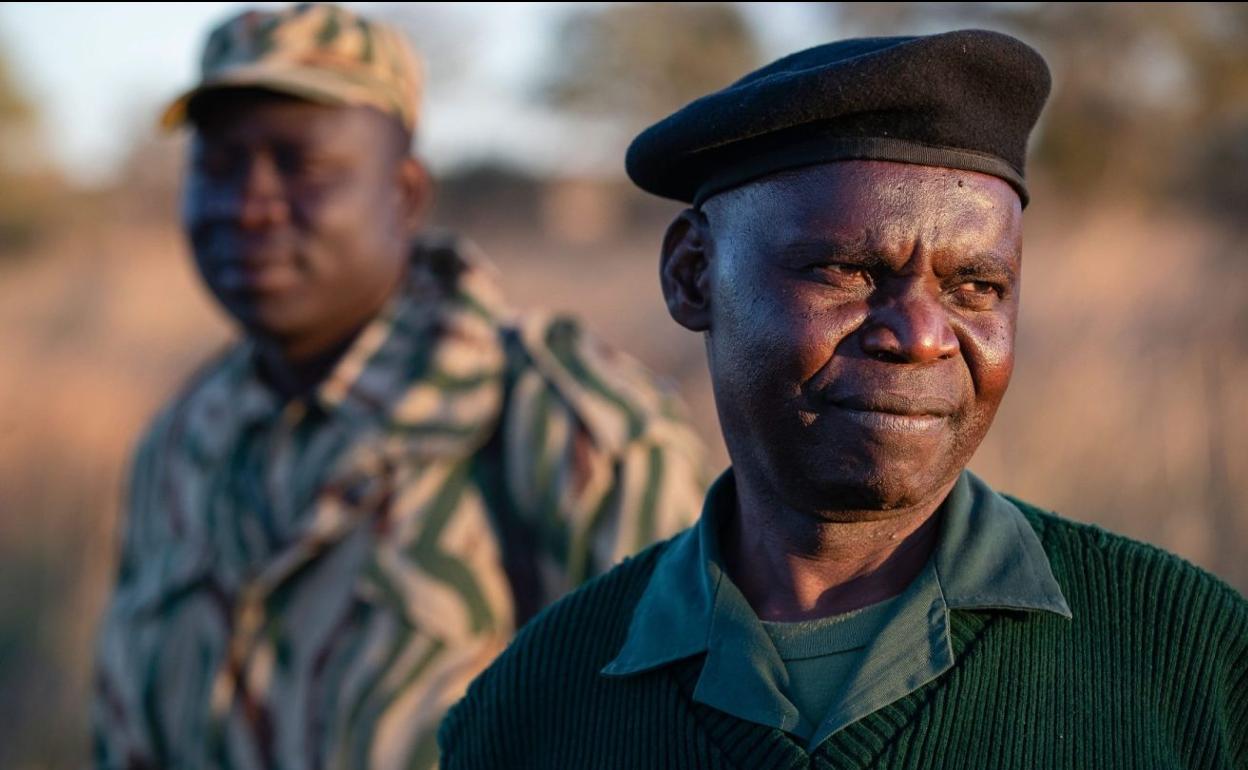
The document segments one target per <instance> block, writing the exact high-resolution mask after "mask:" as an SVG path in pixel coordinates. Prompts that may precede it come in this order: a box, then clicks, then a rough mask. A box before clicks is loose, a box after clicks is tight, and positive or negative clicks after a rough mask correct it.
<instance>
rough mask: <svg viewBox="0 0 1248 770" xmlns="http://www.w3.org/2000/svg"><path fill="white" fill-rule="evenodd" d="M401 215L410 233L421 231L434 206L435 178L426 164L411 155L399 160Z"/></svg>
mask: <svg viewBox="0 0 1248 770" xmlns="http://www.w3.org/2000/svg"><path fill="white" fill-rule="evenodd" d="M398 183H399V194H400V196H401V198H400V201H399V205H400V206H401V207H402V209H401V211H400V215H401V216H402V218H403V223H404V225H405V226H406V228H407V231H408V233H409V234H412V235H414V234H416V233H418V232H420V230H421V228H423V227H424V225H425V220H426V218H428V216H429V212H430V210H432V208H433V178H432V177H430V175H429V170H428V169H427V168H425V164H423V163H421V162H420V161H419V160H417V159H416V158H414V157H412V156H411V155H408V156H405V157H404V158H403V159H402V160H401V161H399V168H398Z"/></svg>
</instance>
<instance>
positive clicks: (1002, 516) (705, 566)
mask: <svg viewBox="0 0 1248 770" xmlns="http://www.w3.org/2000/svg"><path fill="white" fill-rule="evenodd" d="M735 506H736V485H735V482H734V480H733V476H732V473H731V471H728V472H726V473H725V474H724V475H723V476H721V477H720V478H719V480H718V481H716V482H715V484H714V486H712V488H711V490H710V491H709V492H708V493H707V497H706V501H705V504H704V506H703V509H702V517H701V519H700V520H699V522H698V524H697V525H696V526H694V527H693V528H691V529H690V530H688V531H686V532H684V533H683V534H681V535H680V536H678V537H677V538H676V539H675V540H674V541H673V542H672V544H671V546H669V548H668V550H667V552H666V553H664V554H663V555H662V557H660V561H659V563H658V564H657V565H656V567H655V571H654V575H653V576H652V577H651V579H650V583H649V585H648V586H647V588H646V591H645V593H644V594H643V595H642V597H641V600H640V601H639V602H638V605H637V609H636V610H635V612H634V615H633V619H632V623H631V625H630V627H629V633H628V636H627V638H626V639H625V642H624V645H623V647H622V648H621V649H620V652H619V654H618V655H617V656H616V657H615V659H614V660H612V661H611V662H610V663H609V664H607V666H606V667H605V668H603V671H602V673H603V674H606V675H608V676H628V675H632V674H637V673H640V672H643V671H649V670H652V669H655V668H658V667H661V666H664V665H667V664H669V663H672V662H675V661H677V660H680V659H682V658H687V657H690V656H693V655H700V654H705V655H706V660H705V663H704V664H703V667H702V672H701V674H700V676H699V678H698V682H697V686H696V687H695V689H694V700H696V701H698V702H700V703H703V704H705V705H707V706H711V707H713V708H716V709H719V710H720V711H724V712H726V713H729V714H732V715H733V716H736V717H738V718H740V719H745V720H748V721H751V722H755V723H758V724H761V725H765V726H768V727H775V728H778V729H781V730H784V731H786V732H790V733H794V734H801V733H805V732H808V730H803V729H802V716H801V715H800V714H799V711H798V709H797V707H796V706H794V704H793V703H792V702H791V701H790V700H789V699H788V698H787V697H786V696H785V695H784V693H785V692H786V691H790V692H791V691H792V690H791V686H790V683H789V681H788V677H789V670H788V669H787V668H786V666H785V664H784V661H783V660H781V657H780V655H779V653H778V652H777V651H776V647H775V645H774V644H773V643H772V640H771V638H770V637H769V636H768V634H767V631H766V630H765V629H764V627H763V625H762V623H761V622H760V621H759V619H758V617H757V615H756V614H755V613H754V611H753V610H752V609H751V608H750V605H749V602H748V601H747V600H746V599H745V597H744V596H743V595H742V594H741V592H740V590H739V589H738V588H737V587H736V585H734V584H733V582H732V580H731V578H729V577H728V575H727V574H726V573H725V571H724V568H723V564H724V562H723V558H722V555H721V551H720V544H719V541H718V532H719V531H720V530H721V529H722V526H721V525H722V522H723V521H724V520H725V519H726V517H728V516H732V515H734V511H735ZM938 515H940V517H941V520H940V536H939V540H938V542H937V546H936V549H935V552H934V553H933V555H932V558H931V559H930V560H929V561H928V563H927V565H926V566H925V567H924V569H923V571H922V572H921V573H920V574H919V576H918V577H917V578H916V579H915V580H914V581H913V582H912V583H911V584H910V586H908V587H907V588H906V590H905V591H904V592H902V594H901V595H900V596H898V597H897V598H896V599H894V600H890V606H889V608H888V609H887V610H886V617H884V618H883V619H882V620H881V621H880V625H879V626H878V628H879V631H878V633H876V634H875V636H874V638H873V639H872V640H871V641H870V643H869V644H867V645H866V647H865V648H864V649H863V650H862V652H861V656H860V658H859V659H858V662H857V665H856V666H855V667H854V669H853V670H852V671H850V672H848V673H847V674H846V676H845V677H844V678H843V679H842V681H841V682H840V687H839V689H840V692H839V694H838V695H836V696H834V697H833V698H832V699H831V700H830V702H831V704H832V705H831V707H830V709H829V710H828V713H827V715H826V716H824V717H823V720H822V721H821V722H820V723H819V725H818V728H817V729H816V730H815V731H814V732H813V734H811V736H810V738H809V740H808V741H806V743H807V748H808V749H810V750H813V749H814V748H815V747H817V746H818V745H819V744H820V743H822V742H823V741H824V740H826V739H827V738H829V737H830V736H832V735H833V734H834V733H836V732H837V731H838V730H841V729H842V728H844V727H846V726H847V725H850V724H852V723H853V722H855V721H857V720H859V719H861V718H863V717H865V716H867V715H868V714H871V713H872V712H874V711H876V710H878V709H880V708H883V707H884V706H886V705H888V704H890V703H892V702H894V701H896V700H898V699H900V698H903V697H905V696H906V695H908V694H910V693H912V692H914V691H915V690H917V689H919V688H920V687H922V686H923V685H925V684H927V683H928V682H931V681H932V680H934V679H936V678H937V677H939V676H940V675H941V674H943V673H945V672H946V671H948V670H949V669H950V668H951V667H952V666H953V665H954V655H953V647H952V644H951V641H950V636H949V612H950V610H976V611H994V610H1016V611H1025V612H1053V613H1056V614H1058V615H1062V616H1064V617H1067V618H1069V617H1070V616H1071V615H1070V608H1069V607H1068V606H1067V604H1066V600H1065V597H1064V596H1063V595H1062V592H1061V589H1060V588H1059V586H1058V584H1057V581H1056V580H1055V579H1054V577H1053V573H1052V571H1051V570H1050V568H1049V562H1048V557H1047V556H1046V555H1045V553H1044V550H1043V548H1042V547H1041V544H1040V541H1039V539H1038V538H1037V537H1036V535H1035V533H1034V532H1033V531H1032V529H1031V527H1030V526H1029V525H1028V524H1027V521H1026V519H1024V517H1023V515H1022V513H1021V512H1020V511H1019V510H1018V509H1017V508H1016V507H1015V506H1014V505H1013V504H1011V503H1010V502H1009V501H1008V500H1006V499H1005V498H1003V497H1001V496H1000V495H998V494H996V493H995V492H993V491H992V489H990V488H989V487H988V485H987V484H985V483H984V482H983V481H981V480H980V479H978V478H977V477H976V476H975V475H974V474H972V473H970V472H969V471H964V472H963V473H962V475H961V477H960V478H959V479H958V481H957V483H956V484H955V485H954V487H953V490H952V491H951V492H950V493H949V496H948V498H946V500H945V502H944V503H943V504H942V506H941V509H940V511H939V512H938ZM833 686H835V685H833Z"/></svg>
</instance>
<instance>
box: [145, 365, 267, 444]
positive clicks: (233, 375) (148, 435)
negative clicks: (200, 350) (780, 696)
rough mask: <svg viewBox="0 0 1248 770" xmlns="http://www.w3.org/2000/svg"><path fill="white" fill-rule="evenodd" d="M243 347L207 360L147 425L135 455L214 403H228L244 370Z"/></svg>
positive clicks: (166, 438) (170, 435) (161, 441)
mask: <svg viewBox="0 0 1248 770" xmlns="http://www.w3.org/2000/svg"><path fill="white" fill-rule="evenodd" d="M247 356H248V353H247V351H246V346H245V345H243V344H239V343H235V344H233V345H230V346H228V347H226V348H224V349H222V350H220V351H218V352H217V353H215V354H213V355H212V356H210V357H209V358H208V359H207V360H205V361H204V362H203V363H201V364H200V365H199V367H198V368H196V369H195V371H193V372H192V373H191V375H190V376H189V377H187V378H186V379H185V380H183V381H182V384H181V386H180V387H179V388H178V390H177V391H176V392H175V393H174V394H173V395H172V396H171V397H169V398H168V399H167V400H166V401H165V402H164V403H163V404H162V405H161V407H160V409H159V410H158V411H157V412H156V414H155V415H154V416H153V417H152V419H151V420H150V421H149V422H148V424H147V427H146V429H145V430H144V432H143V434H142V436H141V437H140V439H139V444H138V450H137V451H138V452H140V453H142V452H144V451H151V450H153V449H154V448H155V447H157V446H160V445H162V444H166V443H167V442H168V441H169V440H170V439H172V438H175V436H174V434H175V433H179V432H181V431H179V428H178V426H179V424H181V423H184V422H185V421H186V420H187V419H188V418H190V417H191V416H192V415H194V414H195V413H196V412H198V411H201V410H203V409H205V408H208V407H209V406H210V405H211V404H214V403H218V402H221V403H226V404H228V402H229V397H230V394H231V392H232V391H233V390H234V388H235V384H236V382H237V381H238V380H239V375H240V373H241V372H242V371H243V369H244V368H245V367H246V366H247V362H248V358H247Z"/></svg>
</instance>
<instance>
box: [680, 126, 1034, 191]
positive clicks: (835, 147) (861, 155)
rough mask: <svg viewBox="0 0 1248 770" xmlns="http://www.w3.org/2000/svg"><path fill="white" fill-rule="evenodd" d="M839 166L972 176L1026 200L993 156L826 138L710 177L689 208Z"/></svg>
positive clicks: (900, 142)
mask: <svg viewBox="0 0 1248 770" xmlns="http://www.w3.org/2000/svg"><path fill="white" fill-rule="evenodd" d="M838 160H886V161H895V162H898V163H914V164H916V165H920V166H941V167H944V168H953V169H960V170H963V171H975V172H978V173H981V174H988V175H989V176H995V177H998V178H1000V179H1002V180H1004V181H1005V182H1007V183H1008V184H1009V185H1010V187H1012V188H1014V192H1016V193H1017V194H1018V197H1019V200H1020V201H1021V202H1022V206H1023V208H1026V207H1027V203H1028V201H1029V200H1030V196H1029V195H1028V193H1027V185H1026V184H1025V183H1024V182H1023V176H1022V174H1020V173H1019V172H1018V171H1017V170H1016V169H1015V168H1014V167H1013V166H1011V165H1010V164H1009V163H1007V162H1006V161H1004V160H1002V159H1001V158H998V157H996V156H993V155H988V154H985V153H979V152H975V151H973V150H966V149H963V148H958V147H937V146H933V145H927V144H922V143H920V142H914V141H910V140H906V139H897V138H894V137H825V138H820V139H817V140H815V141H810V142H805V143H801V144H796V145H787V146H782V147H779V148H775V149H772V150H770V151H765V152H761V153H758V154H755V155H752V156H751V157H750V158H749V159H747V160H744V161H737V163H736V164H735V165H733V166H730V167H727V168H725V169H723V170H721V171H719V172H716V173H714V174H712V175H711V176H710V177H709V178H707V180H706V181H705V182H703V183H702V185H701V186H700V187H698V189H697V191H696V192H695V193H694V195H693V199H692V201H691V202H692V204H693V206H694V207H695V208H696V207H698V206H701V205H702V204H703V203H705V202H706V200H707V199H708V198H710V197H711V196H713V195H717V194H719V193H721V192H725V191H727V190H730V189H732V188H734V187H740V186H741V185H743V184H746V183H748V182H752V181H754V180H756V179H759V178H761V177H764V176H770V175H772V174H776V173H779V172H781V171H788V170H792V169H795V168H801V167H803V166H814V165H818V164H820V163H832V162H834V161H838Z"/></svg>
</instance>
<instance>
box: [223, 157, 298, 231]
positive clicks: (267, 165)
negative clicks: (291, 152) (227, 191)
mask: <svg viewBox="0 0 1248 770" xmlns="http://www.w3.org/2000/svg"><path fill="white" fill-rule="evenodd" d="M235 196H236V199H235V201H234V204H235V206H236V207H237V208H236V210H235V213H236V215H237V217H238V224H239V226H240V227H242V228H243V229H244V230H263V229H265V228H268V227H272V226H274V225H280V224H285V223H286V221H287V220H288V219H289V217H290V206H289V203H288V202H287V200H286V188H285V185H284V183H283V181H282V175H281V172H280V171H279V170H278V168H277V164H276V163H275V162H274V161H273V159H272V158H271V157H269V156H268V155H265V154H260V155H257V156H255V157H253V158H251V160H250V161H249V162H248V163H247V164H246V166H245V168H244V170H243V172H242V175H241V177H240V179H239V181H238V186H237V188H236V190H235Z"/></svg>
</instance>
